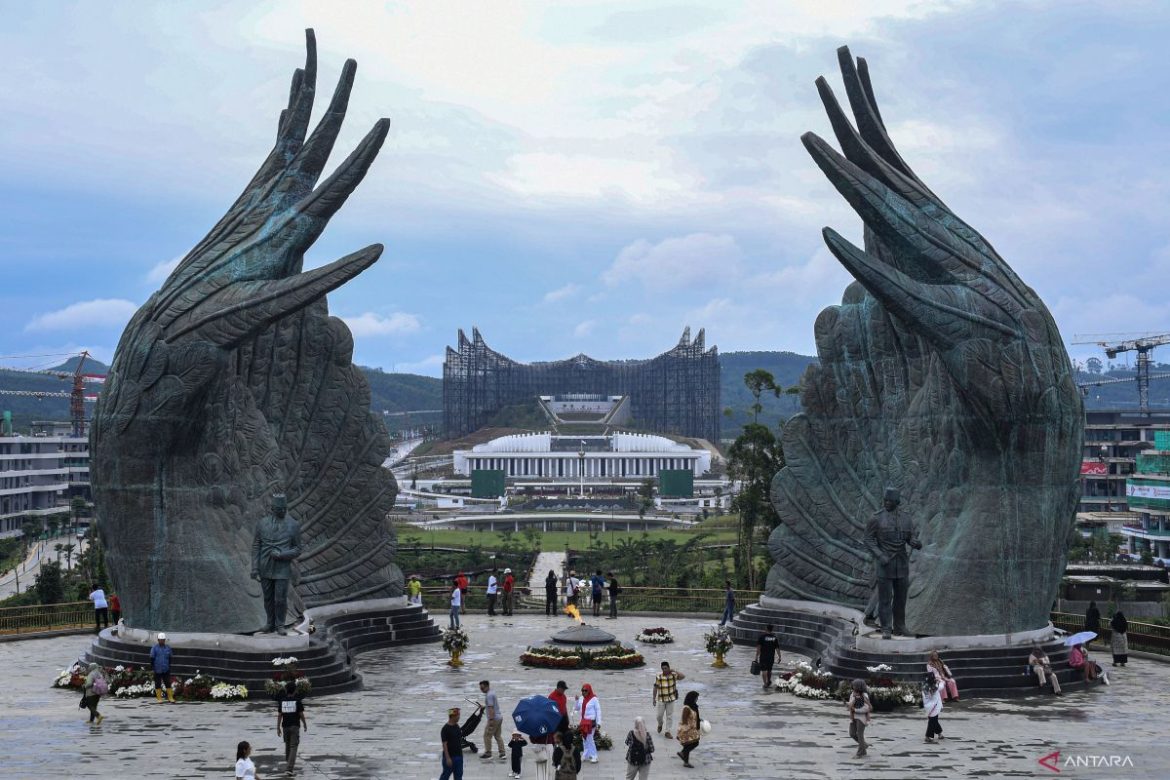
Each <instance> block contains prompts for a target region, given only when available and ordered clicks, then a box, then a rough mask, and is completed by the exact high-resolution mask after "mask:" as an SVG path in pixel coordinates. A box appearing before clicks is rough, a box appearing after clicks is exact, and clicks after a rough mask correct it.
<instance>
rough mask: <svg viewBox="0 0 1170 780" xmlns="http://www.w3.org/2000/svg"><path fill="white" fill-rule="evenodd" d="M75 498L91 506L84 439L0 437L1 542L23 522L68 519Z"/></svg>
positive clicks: (54, 434)
mask: <svg viewBox="0 0 1170 780" xmlns="http://www.w3.org/2000/svg"><path fill="white" fill-rule="evenodd" d="M68 427H69V426H68V424H65V430H68ZM78 496H80V497H81V498H84V499H85V500H86V501H89V500H90V490H89V440H88V439H87V438H85V437H75V436H72V435H64V431H62V430H61V429H56V430H53V429H49V430H46V431H45V433H44V434H43V435H34V436H0V537H7V536H19V535H20V532H21V525H22V524H23V522H24V520H25V519H26V518H31V519H40V518H44V517H46V516H49V515H61V514H67V513H68V512H69V505H70V501H71V500H72V499H73V498H74V497H78Z"/></svg>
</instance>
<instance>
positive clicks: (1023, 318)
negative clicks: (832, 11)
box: [768, 48, 1083, 635]
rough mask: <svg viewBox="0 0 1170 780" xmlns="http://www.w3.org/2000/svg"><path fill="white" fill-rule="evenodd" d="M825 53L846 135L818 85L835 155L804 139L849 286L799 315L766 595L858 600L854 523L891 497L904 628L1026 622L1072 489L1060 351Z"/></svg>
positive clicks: (1076, 400) (1060, 557) (970, 630)
mask: <svg viewBox="0 0 1170 780" xmlns="http://www.w3.org/2000/svg"><path fill="white" fill-rule="evenodd" d="M838 55H839V59H840V64H841V72H842V76H843V78H844V81H845V90H846V94H847V95H848V98H849V104H850V107H851V109H852V113H853V119H854V122H855V125H856V126H854V124H851V123H850V121H849V118H848V117H847V115H846V114H845V112H844V111H843V110H842V109H841V107H840V106H839V105H838V103H837V99H836V97H835V96H834V94H833V92H832V90H831V89H830V88H829V86H828V84H827V83H826V82H825V80H824V79H823V78H821V79H818V80H817V88H818V90H819V91H820V95H821V100H822V102H823V103H824V106H825V109H826V111H827V112H828V115H829V120H830V122H831V124H832V127H833V131H834V134H835V135H836V137H837V142H838V143H839V144H840V146H841V150H842V152H843V154H841V153H838V152H837V151H835V150H834V149H833V148H832V147H830V146H829V144H827V143H825V141H823V140H822V139H821V138H819V137H818V136H816V135H814V134H812V133H808V134H806V135H805V136H804V137H803V139H802V140H803V141H804V145H805V147H806V148H807V149H808V151H809V153H810V154H811V155H812V157H813V159H814V160H815V161H816V163H817V165H818V166H819V167H820V168H821V170H822V171H823V172H824V173H825V176H826V177H828V179H829V181H830V182H831V183H832V184H833V186H834V187H836V188H837V190H838V192H840V193H841V195H842V196H844V198H845V199H846V200H847V201H849V204H850V205H851V206H852V207H853V209H854V210H855V211H856V212H857V213H858V215H859V216H860V217H861V218H862V221H863V222H864V223H865V249H864V250H862V249H860V248H858V247H856V246H854V245H853V244H851V243H850V242H849V241H847V240H845V239H844V238H842V237H841V236H840V235H839V234H837V233H836V232H835V231H833V230H832V229H830V228H825V230H824V237H825V242H826V243H827V244H828V247H829V249H830V250H831V251H832V253H833V255H834V256H836V258H837V259H838V260H839V261H840V262H841V263H842V264H843V265H844V266H845V268H846V269H847V270H848V271H849V272H850V273H851V274H852V275H853V277H854V278H855V279H856V280H857V281H856V282H854V283H853V284H851V285H850V286H849V287H848V288H847V289H846V291H845V294H844V297H843V299H842V302H841V305H840V306H833V307H830V308H828V309H826V310H824V311H823V312H821V314H820V316H819V317H818V318H817V322H816V330H815V336H816V344H817V352H818V355H819V357H820V365H815V366H811V367H810V368H809V369H808V371H807V373H806V374H805V376H804V379H803V382H802V400H803V404H804V413H803V414H801V415H798V416H797V417H795V418H793V419H792V420H791V421H790V422H789V423H788V424H787V425H786V426H785V427H784V431H783V444H784V451H785V456H786V459H787V466H786V468H784V469H783V470H782V471H780V472H779V473H778V474H777V475H776V477H775V479H774V480H773V482H772V501H773V505H774V506H775V507H776V511H777V512H778V513H779V515H780V518H781V525H780V526H779V527H777V529H776V530H775V531H774V532H773V533H772V536H771V538H770V539H769V548H770V550H771V553H772V556H773V558H774V560H775V565H774V566H773V567H772V570H771V572H770V573H769V577H768V594H769V595H771V596H776V597H785V598H799V599H812V600H816V601H825V602H832V603H837V604H842V605H848V606H853V607H858V608H860V607H862V606H864V605H865V604H866V601H867V599H868V598H869V594H870V591H871V588H872V581H871V577H872V571H873V569H872V566H871V563H870V561H869V558H868V555H867V554H866V552H865V550H864V548H863V546H862V544H861V541H862V538H863V536H864V530H865V524H866V522H867V520H868V518H869V517H870V515H871V514H872V513H873V512H874V510H876V509H877V508H878V506H879V505H880V501H881V496H882V489H883V487H884V486H885V485H894V486H896V487H899V488H900V489H901V491H902V496H903V509H904V510H905V511H908V512H909V513H910V514H911V516H912V517H913V518H914V520H915V522H916V523H917V525H918V526H919V528H920V529H921V532H922V540H923V542H924V543H925V548H924V549H923V551H922V552H919V553H915V554H914V558H913V560H912V563H911V577H912V579H911V585H910V599H909V603H908V608H907V623H908V624H909V627H910V628H911V629H912V630H914V631H916V632H918V633H923V634H932V635H943V634H951V635H954V634H991V633H1004V632H1008V631H1018V630H1021V629H1030V628H1038V627H1041V626H1043V625H1044V624H1045V623H1046V622H1047V617H1048V610H1049V606H1050V602H1051V599H1052V598H1053V596H1054V595H1055V592H1056V589H1057V587H1058V585H1059V581H1060V576H1061V572H1062V571H1063V568H1064V561H1065V552H1066V549H1067V545H1068V540H1069V535H1070V532H1071V529H1072V524H1073V519H1074V512H1075V507H1076V502H1077V495H1078V489H1077V475H1078V466H1079V462H1080V450H1081V438H1082V432H1083V410H1082V401H1081V397H1080V394H1079V393H1078V391H1077V388H1076V386H1075V384H1074V381H1073V376H1072V369H1071V366H1070V363H1069V359H1068V355H1067V353H1066V352H1065V349H1064V347H1063V344H1062V341H1061V338H1060V334H1059V333H1058V332H1057V329H1056V324H1055V323H1054V322H1053V319H1052V316H1051V315H1050V314H1049V313H1048V310H1047V308H1046V307H1045V306H1044V303H1043V302H1042V301H1041V300H1040V298H1039V297H1038V296H1037V295H1036V293H1035V292H1034V291H1033V290H1032V289H1031V288H1030V287H1028V286H1027V285H1026V284H1025V283H1024V282H1023V281H1021V280H1020V278H1019V277H1018V276H1017V275H1016V274H1015V272H1014V271H1012V269H1011V267H1009V266H1008V264H1007V263H1006V262H1005V261H1004V260H1003V258H1001V257H1000V256H999V255H998V254H997V253H996V251H995V250H994V249H993V248H992V247H991V245H990V244H989V243H988V242H987V241H986V240H985V239H984V238H983V237H982V236H981V235H979V233H977V232H976V231H975V230H974V229H973V228H972V227H970V226H969V225H967V224H966V223H965V222H963V221H962V220H961V219H959V217H958V216H956V215H955V214H954V212H952V211H951V210H950V209H949V208H948V207H947V206H946V204H944V203H943V202H942V201H941V200H940V199H939V198H938V196H937V195H935V194H934V193H933V192H931V191H930V189H928V188H927V186H926V185H925V184H924V183H923V182H922V181H921V180H920V179H919V178H918V177H917V176H916V175H915V174H914V172H913V171H912V170H911V169H910V167H909V166H908V165H907V164H906V162H905V161H904V160H903V159H902V158H901V156H900V155H899V154H898V151H897V150H896V149H895V147H894V144H893V142H892V141H891V139H890V137H889V136H888V135H887V133H886V127H885V124H884V122H883V120H882V117H881V114H880V113H879V112H878V108H877V101H876V100H875V98H874V92H873V88H872V86H871V84H870V79H869V74H868V69H867V67H866V63H865V61H864V60H858V61H857V62H856V63H855V62H854V60H853V57H852V56H851V55H850V54H849V51H848V49H845V48H842V49H840V50H839V51H838Z"/></svg>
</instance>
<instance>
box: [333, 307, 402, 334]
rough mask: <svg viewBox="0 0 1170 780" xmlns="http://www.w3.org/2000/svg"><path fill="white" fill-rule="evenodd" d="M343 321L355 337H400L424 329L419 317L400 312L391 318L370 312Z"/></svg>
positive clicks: (344, 318) (345, 318) (343, 318)
mask: <svg viewBox="0 0 1170 780" xmlns="http://www.w3.org/2000/svg"><path fill="white" fill-rule="evenodd" d="M341 319H342V320H343V321H344V322H345V324H346V325H348V326H349V330H350V332H351V333H353V335H355V336H400V335H402V334H404V333H414V332H416V331H418V330H419V329H420V328H421V327H422V322H421V321H420V320H419V318H418V317H416V316H415V315H413V314H407V313H405V312H400V311H396V312H394V313H393V314H391V315H390V316H389V317H385V316H382V315H381V314H375V313H373V312H370V311H368V312H365V313H364V314H359V315H358V316H356V317H342V318H341Z"/></svg>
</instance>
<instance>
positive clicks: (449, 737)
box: [439, 707, 463, 780]
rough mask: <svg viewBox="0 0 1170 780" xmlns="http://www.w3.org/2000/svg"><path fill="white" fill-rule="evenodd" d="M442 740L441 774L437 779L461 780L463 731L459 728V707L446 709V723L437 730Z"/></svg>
mask: <svg viewBox="0 0 1170 780" xmlns="http://www.w3.org/2000/svg"><path fill="white" fill-rule="evenodd" d="M439 739H441V740H442V741H443V774H441V775H439V780H448V778H451V777H454V778H455V780H463V731H462V729H460V728H459V708H458V707H452V708H451V709H449V710H447V724H446V725H445V726H443V729H442V731H440V732H439Z"/></svg>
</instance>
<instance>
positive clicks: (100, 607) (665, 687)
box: [79, 568, 1129, 780]
mask: <svg viewBox="0 0 1170 780" xmlns="http://www.w3.org/2000/svg"><path fill="white" fill-rule="evenodd" d="M544 584H545V590H546V593H545V595H546V615H554V614H559V613H560V612H561V611H562V609H561V607H562V605H573V606H579V607H588V606H592V607H593V614H594V615H595V616H600V614H601V609H602V605H603V603H604V601H605V599H606V596H607V595H608V601H609V606H610V614H609V616H610V617H616V616H617V601H618V595H619V594H620V593H621V586H620V585H619V584H618V582H617V578H616V577H614V576H613V574H612V573H611V574H609V575H608V576H603V575H602V572H601V571H597V572H596V573H595V574H594V575H593V576H591V577H589V578H588V579H586V578H578V577H577V576H576V574H575V572H572V571H570V572H567V573H566V575H565V576H564V577H563V578H559V577H557V575H556V573H555V572H554V571H551V570H550V571H549V572H548V575H547V577H546V578H545V583H544ZM469 587H470V585H469V581H468V578H467V576H466V575H465V574H463V573H462V572H460V574H459V576H457V577H456V578H454V580H453V582H452V590H451V624H452V625H453V626H458V625H459V616H460V614H462V613H463V612H464V609H465V607H464V604H465V603H466V593H467V590H468V588H469ZM517 590H518V588H517V585H516V578H515V577H514V575H513V573H512V571H511V569H508V568H505V569H504V571H503V572H502V575H500V574H498V573H497V572H495V571H493V572H491V574H490V575H489V577H488V579H487V584H486V590H485V594H486V595H487V597H488V598H487V614H488V615H489V616H492V617H494V616H495V615H496V605H497V604H498V603H499V604H500V605H501V614H503V615H511V614H513V610H514V608H515V599H514V595H515V593H516V592H517ZM501 594H502V595H503V599H502V603H501V602H500V600H499V596H500V595H501ZM407 596H408V599H409V600H410V601H411V602H413V603H418V601H417V600H418V599H420V598H421V584H420V583H419V581H418V578H417V577H412V578H411V581H410V583H408V587H407ZM115 598H116V597H114V596H113V594H110V595H109V596H107V595H106V594H105V593H104V592H103V591H102V589H101V588H99V587H97V586H96V585H95V586H94V590H93V592H92V593H91V594H90V600H91V601H93V603H94V609H95V619H96V621H97V622H98V624H99V628H100V625H101V622H103V618H106V617H107V616H106V614H105V613H107V612H108V611H110V610H111V608H112V609H113V610H114V611H115V615H114V619H115V621H117V619H118V617H119V616H118V615H117V614H116V610H117V602H116V600H115ZM734 606H735V592H734V590H733V589H732V586H731V583H730V582H728V583H726V600H725V607H724V610H723V614H722V618H723V622H722V623H721V625H723V624H725V623H726V622H727V621H728V620H730V619H731V618H732V617H733V615H734V612H733V610H734ZM1085 627H1086V630H1087V631H1090V632H1093V633H1096V632H1097V631H1099V630H1100V628H1101V615H1100V611H1099V610H1098V608H1097V605H1096V604H1095V603H1091V604H1090V606H1089V608H1088V610H1087V612H1086V615H1085ZM1109 628H1110V629H1111V632H1110V639H1109V642H1110V649H1111V651H1112V657H1113V666H1114V667H1124V666H1125V665H1126V664H1127V662H1128V636H1127V634H1128V629H1129V624H1128V620H1127V619H1126V617H1125V615H1124V613H1123V612H1122V611H1121V609H1116V610H1115V611H1114V612H1113V614H1112V616H1111V618H1110V620H1109ZM1091 644H1092V638H1088V639H1087V640H1086V641H1083V642H1079V643H1077V644H1074V645H1073V646H1072V647H1071V649H1070V652H1069V658H1068V665H1069V667H1071V668H1072V669H1074V670H1076V671H1077V673H1078V675H1080V676H1081V678H1082V679H1083V680H1084V681H1086V682H1089V681H1093V680H1100V681H1101V682H1102V683H1103V684H1105V685H1108V684H1109V673H1108V671H1107V670H1106V669H1105V668H1103V667H1102V665H1101V664H1100V663H1099V662H1098V661H1097V660H1096V659H1095V658H1094V657H1093V656H1092V655H1090V651H1089V648H1090V646H1091ZM172 655H173V651H172V648H171V647H170V646H169V645H168V644H167V637H166V634H165V633H159V634H158V636H157V639H156V644H155V645H154V646H153V647H152V648H151V652H150V665H151V669H152V672H153V675H154V692H155V698H156V699H157V700H158V701H160V702H162V701H170V702H174V692H173V689H172V685H171V659H172ZM779 660H780V638H779V637H778V636H777V634H776V632H775V626H774V625H771V624H769V625H767V626H766V627H765V629H764V631H763V632H761V634H760V636H759V637H758V639H757V641H756V647H755V655H754V658H753V663H752V673H753V674H759V675H760V678H761V681H762V685H763V688H764V691H765V692H769V691H771V690H775V689H776V688H777V687H778V686H777V685H776V684H775V683H774V680H773V671H774V669H775V665H776V663H777V662H778V661H779ZM1027 673H1028V674H1029V675H1031V676H1034V677H1035V679H1036V683H1037V685H1038V686H1039V687H1041V688H1044V687H1046V686H1050V687H1051V690H1052V692H1053V694H1055V695H1061V693H1062V691H1061V687H1060V681H1059V677H1058V674H1057V673H1056V671H1055V670H1054V668H1053V664H1052V661H1051V659H1050V658H1049V657H1048V655H1047V653H1046V652H1045V650H1044V648H1043V647H1042V646H1041V645H1040V644H1038V643H1034V644H1033V645H1032V647H1031V652H1030V654H1029V656H1028V659H1027ZM685 679H686V675H685V674H683V673H681V672H678V671H676V670H674V669H672V668H671V666H670V664H669V662H667V661H663V662H661V664H660V670H659V671H658V672H657V673H656V674H655V676H654V681H653V684H652V685H651V691H650V703H651V706H652V708H653V711H654V722H655V725H656V734H658V735H661V736H662V738H664V739H666V740H675V741H677V742H678V743H679V750H678V751H677V753H676V756H677V757H678V758H679V759H681V761H682V767H683V768H692V767H693V766H694V765H693V764H692V763H691V757H692V755H693V753H694V751H695V750H696V749H697V748H698V746H699V744H700V741H701V739H702V735H703V734H704V733H705V732H706V731H707V730H709V728H710V726H709V724H707V723H706V721H704V720H703V719H702V718H701V716H700V707H699V703H698V700H699V692H698V691H696V690H691V691H688V692H686V693H685V695H683V696H682V705H681V707H680V708H679V712H678V717H677V720H676V717H675V704H676V702H678V701H679V698H680V690H679V688H680V683H681V682H682V681H684V680H685ZM920 687H921V690H920V695H921V706H922V710H923V715H924V717H925V718H926V731H925V737H924V740H925V742H926V743H936V742H939V741H941V740H944V739H945V737H944V734H943V727H942V724H941V720H940V719H941V716H942V712H943V707H944V702H957V701H959V699H960V691H959V684H958V680H957V679H956V677H955V675H954V674H953V673H952V671H951V669H950V667H949V666H948V665H947V664H946V663H945V662H944V661H943V660H942V658H941V656H940V655H939V653H938V652H937V651H933V652H931V653H929V655H928V657H927V661H926V670H925V674H924V676H923V679H922V683H921V686H920ZM568 688H569V686H568V684H567V683H566V682H565V681H564V680H561V681H558V682H557V683H556V686H555V687H554V688H553V690H552V691H550V692H549V693H548V694H547V696H548V699H549V700H551V701H552V702H553V703H555V705H556V707H557V709H558V711H559V712H560V714H561V718H560V722H559V723H558V724H557V727H556V728H555V729H554V730H552V731H551V732H549V733H548V734H546V735H543V736H531V735H526V734H524V733H522V732H521V731H519V730H515V731H512V732H511V734H510V737H509V741H508V742H506V743H505V741H504V730H503V726H504V710H503V709H502V707H501V704H500V701H499V697H498V695H497V693H496V691H495V690H494V689H493V688H492V687H491V682H490V681H489V680H483V681H481V682H480V684H479V690H480V692H481V694H482V695H483V701H482V703H476V707H475V711H474V713H473V715H472V716H471V717H470V718H469V719H468V721H467V722H465V723H463V724H460V722H459V719H460V716H461V710H460V708H459V707H452V708H450V709H449V710H448V712H447V715H448V718H447V723H446V724H445V725H444V726H443V727H442V729H441V730H440V742H441V744H442V758H441V764H442V766H441V778H442V780H447V778H451V777H454V778H456V780H461V778H462V776H463V754H464V751H465V750H470V751H472V752H478V746H477V745H475V744H474V743H473V742H471V741H469V739H468V737H470V736H471V735H472V734H473V732H474V731H475V730H476V729H477V728H478V727H479V723H480V721H481V720H482V722H483V728H482V734H481V736H482V743H483V752H482V753H481V754H480V760H481V761H482V762H484V763H487V762H490V761H491V760H492V757H493V751H494V753H495V756H496V758H497V759H498V760H499V761H500V762H504V761H508V762H509V769H510V773H509V777H512V778H519V777H521V774H522V771H523V768H524V764H525V753H526V752H527V753H528V755H529V763H531V765H532V766H533V767H534V775H535V777H536V780H574V779H575V778H577V776H578V773H579V772H580V771H581V767H582V765H583V763H598V761H599V754H598V746H597V736H598V735H599V734H600V733H601V725H602V702H601V699H600V697H599V696H598V694H597V692H596V691H595V690H594V688H593V686H592V685H591V684H590V683H582V685H581V687H580V693H579V695H576V696H574V698H573V699H572V701H570V700H569V698H568V694H567V691H568ZM108 692H109V681H108V680H107V679H106V677H105V673H104V671H103V670H102V668H101V667H100V666H99V665H98V664H94V663H91V664H89V666H88V668H87V669H86V673H85V679H84V684H83V690H82V700H81V703H80V705H79V706H81V707H82V708H84V709H87V710H88V712H89V721H90V723H92V724H95V725H100V724H101V722H102V720H103V719H104V716H103V715H102V714H101V713H100V712H99V710H98V706H99V702H100V700H101V698H102V697H103V696H104V695H106V694H107V693H108ZM847 713H848V719H849V736H850V738H851V739H852V740H853V741H854V742H856V744H857V752H856V753H855V757H857V758H862V757H865V756H866V755H867V754H868V748H869V743H868V742H867V740H866V731H867V728H868V727H869V726H870V724H871V723H872V721H873V717H874V705H873V701H872V699H871V697H870V692H869V690H868V688H867V684H866V682H865V681H864V680H861V679H857V680H853V681H852V684H851V686H850V688H849V694H848V697H847ZM647 720H648V718H646V717H642V716H638V717H636V718H634V721H633V723H632V724H631V725H630V727H629V729H628V731H627V733H626V735H625V739H624V747H625V764H626V778H627V780H634V779H635V778H638V780H646V779H647V778H648V777H649V772H650V766H651V762H652V761H653V760H654V758H655V742H654V735H652V734H651V733H650V732H649V730H648V728H647V725H646V723H647ZM307 730H308V721H307V719H306V716H305V706H304V702H303V700H302V697H301V695H299V694H298V692H297V688H296V685H295V683H292V682H290V683H288V685H287V688H286V689H285V691H284V693H283V694H282V695H280V696H278V697H277V701H276V733H277V738H278V739H281V740H283V743H284V761H285V766H286V771H287V772H289V773H292V771H293V769H294V768H295V765H296V760H297V752H298V748H299V745H300V738H301V733H302V732H303V731H307ZM236 753H237V755H236V777H237V778H242V779H250V778H255V776H256V775H255V766H254V764H253V762H252V759H251V753H252V747H251V744H250V743H248V742H246V741H242V742H240V743H239V744H238V746H237V751H236Z"/></svg>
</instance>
